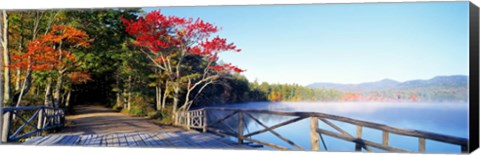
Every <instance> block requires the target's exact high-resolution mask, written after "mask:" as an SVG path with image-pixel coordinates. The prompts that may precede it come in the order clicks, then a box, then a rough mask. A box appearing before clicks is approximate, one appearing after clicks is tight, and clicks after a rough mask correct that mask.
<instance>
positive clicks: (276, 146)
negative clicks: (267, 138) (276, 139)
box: [244, 137, 290, 150]
mask: <svg viewBox="0 0 480 155" xmlns="http://www.w3.org/2000/svg"><path fill="white" fill-rule="evenodd" d="M244 139H245V140H248V141H251V142H255V143H258V144H262V145H265V146H269V147H273V148H276V149H279V150H290V149H289V148H286V147H283V146H279V145H275V144H271V143H267V142H262V141H258V140H255V139H251V138H247V137H245V138H244Z"/></svg>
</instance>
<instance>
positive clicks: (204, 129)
mask: <svg viewBox="0 0 480 155" xmlns="http://www.w3.org/2000/svg"><path fill="white" fill-rule="evenodd" d="M202 114H203V121H202V122H203V128H202V131H203V132H207V110H205V109H203V110H202Z"/></svg>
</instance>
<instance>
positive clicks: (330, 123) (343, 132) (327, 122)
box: [320, 118, 353, 137]
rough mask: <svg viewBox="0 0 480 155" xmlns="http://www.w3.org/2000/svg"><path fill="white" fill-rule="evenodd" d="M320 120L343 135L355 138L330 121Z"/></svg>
mask: <svg viewBox="0 0 480 155" xmlns="http://www.w3.org/2000/svg"><path fill="white" fill-rule="evenodd" d="M320 120H321V121H322V122H324V123H325V124H327V125H329V126H331V127H332V128H334V129H335V130H337V131H338V132H340V133H342V134H344V135H346V136H350V137H353V136H352V135H350V134H349V133H348V132H346V131H345V130H343V129H342V128H340V127H338V126H336V125H335V124H333V123H332V122H330V121H328V120H326V119H323V118H320Z"/></svg>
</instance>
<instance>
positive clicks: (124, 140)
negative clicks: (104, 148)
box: [117, 133, 128, 146]
mask: <svg viewBox="0 0 480 155" xmlns="http://www.w3.org/2000/svg"><path fill="white" fill-rule="evenodd" d="M117 136H118V140H119V141H120V144H119V145H120V146H128V140H127V138H126V137H125V134H123V133H119V134H118V135H117Z"/></svg>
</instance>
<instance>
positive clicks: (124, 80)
mask: <svg viewBox="0 0 480 155" xmlns="http://www.w3.org/2000/svg"><path fill="white" fill-rule="evenodd" d="M1 28H2V29H1V39H0V41H1V47H2V59H1V61H2V64H3V71H2V72H1V74H2V75H1V76H0V77H1V80H0V81H2V82H3V83H2V89H1V90H2V92H1V94H2V95H1V97H2V101H3V109H2V116H3V117H2V123H1V124H2V130H1V140H2V143H3V144H21V145H40V146H53V145H61V146H84V147H95V146H96V147H159V148H205V149H250V150H272V151H274V150H299V151H320V152H324V151H332V152H344V151H360V152H420V153H465V152H466V151H467V149H468V142H469V122H468V121H469V116H468V110H469V104H468V101H469V95H470V94H469V85H468V83H469V80H468V79H469V2H422V3H361V4H309V5H258V6H257V5H251V6H198V7H146V8H109V9H80V10H79V9H57V10H52V9H46V10H2V20H1Z"/></svg>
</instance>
